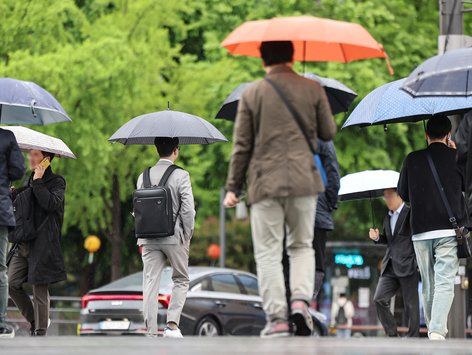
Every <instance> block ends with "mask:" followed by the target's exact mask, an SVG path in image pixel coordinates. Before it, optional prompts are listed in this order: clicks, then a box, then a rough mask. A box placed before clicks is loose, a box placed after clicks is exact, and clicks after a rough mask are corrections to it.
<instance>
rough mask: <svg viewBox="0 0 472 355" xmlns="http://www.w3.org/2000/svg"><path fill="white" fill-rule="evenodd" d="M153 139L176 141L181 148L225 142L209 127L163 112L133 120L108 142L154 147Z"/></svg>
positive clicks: (176, 113) (200, 121)
mask: <svg viewBox="0 0 472 355" xmlns="http://www.w3.org/2000/svg"><path fill="white" fill-rule="evenodd" d="M156 137H172V138H174V137H177V138H179V143H180V144H210V143H215V142H227V141H228V140H227V139H226V138H225V136H223V134H221V132H220V131H218V130H217V129H216V128H215V127H214V126H213V125H212V124H211V123H209V122H207V121H205V120H204V119H203V118H200V117H197V116H194V115H190V114H188V113H185V112H179V111H172V110H165V111H159V112H153V113H148V114H145V115H142V116H138V117H135V118H133V119H132V120H131V121H128V122H127V123H125V124H124V125H123V126H121V127H120V128H119V129H118V130H117V131H116V132H115V133H114V134H113V135H112V136H111V137H110V138H109V139H108V140H109V141H110V142H120V143H123V144H125V145H129V144H154V138H156Z"/></svg>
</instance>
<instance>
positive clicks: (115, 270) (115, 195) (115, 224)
mask: <svg viewBox="0 0 472 355" xmlns="http://www.w3.org/2000/svg"><path fill="white" fill-rule="evenodd" d="M110 241H111V243H112V245H111V280H112V281H113V280H116V279H119V278H120V277H121V259H122V255H121V246H122V235H121V201H120V182H119V180H118V176H117V175H116V174H115V175H113V184H112V203H111V234H110Z"/></svg>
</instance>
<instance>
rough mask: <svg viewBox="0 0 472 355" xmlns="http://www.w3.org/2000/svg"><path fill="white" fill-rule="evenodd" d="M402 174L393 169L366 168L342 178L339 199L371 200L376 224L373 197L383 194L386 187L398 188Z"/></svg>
mask: <svg viewBox="0 0 472 355" xmlns="http://www.w3.org/2000/svg"><path fill="white" fill-rule="evenodd" d="M399 177H400V174H399V173H398V172H396V171H393V170H365V171H361V172H359V173H354V174H349V175H346V176H343V177H342V178H341V186H340V188H339V193H338V196H339V200H340V201H349V200H362V199H370V200H371V209H372V225H374V207H373V205H372V199H373V198H376V197H380V196H382V195H383V191H384V190H385V189H396V188H397V185H398V178H399Z"/></svg>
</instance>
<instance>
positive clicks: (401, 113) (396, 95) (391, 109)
mask: <svg viewBox="0 0 472 355" xmlns="http://www.w3.org/2000/svg"><path fill="white" fill-rule="evenodd" d="M404 81H405V79H400V80H396V81H393V82H391V83H388V84H385V85H382V86H380V87H378V88H377V89H375V90H373V91H372V92H370V93H369V94H368V95H367V96H366V97H364V99H362V101H361V102H359V104H358V105H357V106H356V108H355V109H354V111H352V113H351V114H350V115H349V117H348V119H347V120H346V122H345V123H344V125H343V128H346V127H349V126H361V127H362V126H370V125H378V124H387V123H388V124H390V123H398V122H417V121H422V120H426V119H429V118H431V117H433V116H434V115H437V114H455V113H461V112H465V111H468V110H469V109H471V108H472V97H442V96H436V97H419V98H414V97H412V96H411V95H408V94H407V93H406V92H405V91H403V90H401V87H402V85H403V83H404Z"/></svg>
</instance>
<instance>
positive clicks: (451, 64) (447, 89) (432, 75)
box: [402, 48, 472, 96]
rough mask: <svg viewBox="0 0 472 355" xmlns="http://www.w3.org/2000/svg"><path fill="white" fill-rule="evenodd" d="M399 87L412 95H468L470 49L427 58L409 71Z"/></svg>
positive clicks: (471, 92)
mask: <svg viewBox="0 0 472 355" xmlns="http://www.w3.org/2000/svg"><path fill="white" fill-rule="evenodd" d="M402 89H403V90H405V91H406V92H408V93H409V94H410V95H412V96H471V95H472V48H462V49H456V50H453V51H449V52H446V53H444V54H441V55H437V56H435V57H432V58H429V59H427V60H426V61H425V62H423V63H422V64H420V65H419V66H418V67H417V68H416V69H415V70H413V72H412V73H411V74H410V75H409V76H408V78H407V79H406V81H405V83H404V84H403V86H402Z"/></svg>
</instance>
